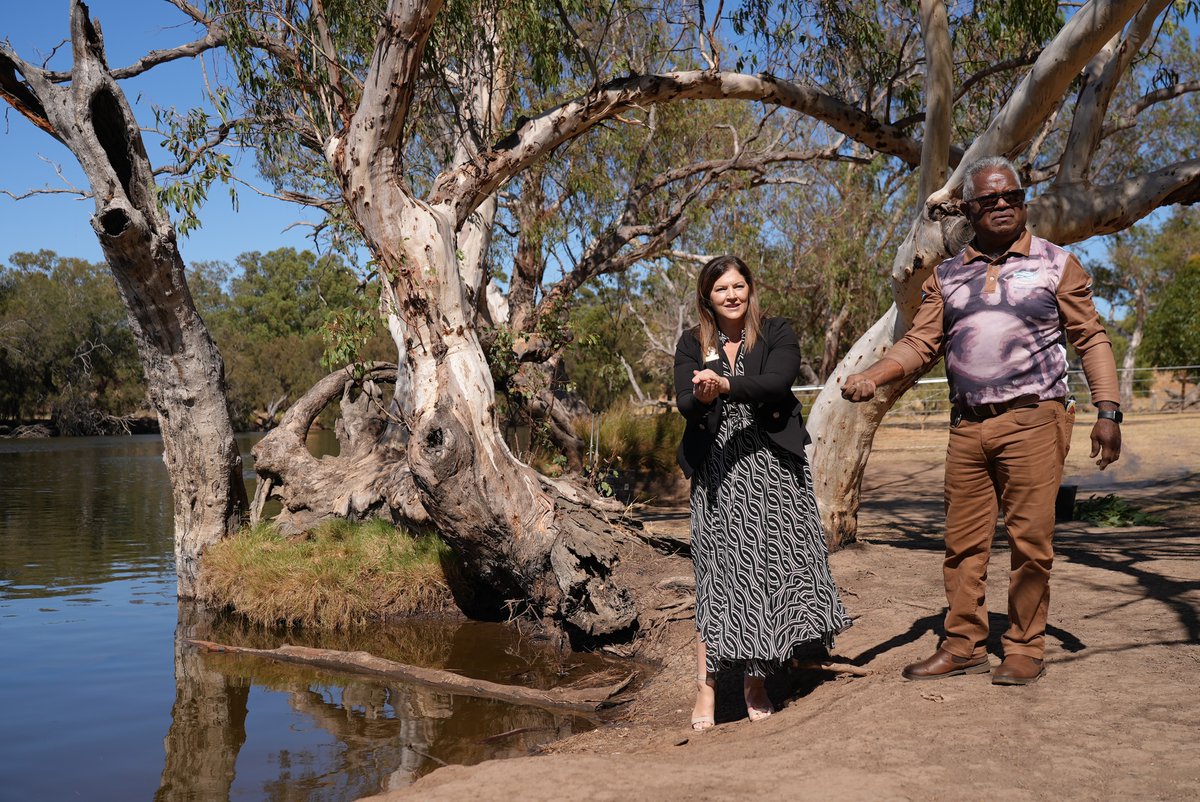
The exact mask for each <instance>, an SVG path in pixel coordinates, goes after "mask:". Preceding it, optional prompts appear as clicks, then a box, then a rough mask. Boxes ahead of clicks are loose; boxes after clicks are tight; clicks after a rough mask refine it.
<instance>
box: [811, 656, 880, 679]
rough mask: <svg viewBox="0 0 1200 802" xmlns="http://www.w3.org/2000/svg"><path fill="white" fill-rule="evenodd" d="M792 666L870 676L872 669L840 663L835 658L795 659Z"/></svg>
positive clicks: (853, 675) (854, 675) (855, 675)
mask: <svg viewBox="0 0 1200 802" xmlns="http://www.w3.org/2000/svg"><path fill="white" fill-rule="evenodd" d="M792 668H803V669H812V670H816V671H834V672H836V673H838V674H849V675H850V676H852V677H869V676H871V673H872V672H871V671H870V669H866V668H863V667H862V666H855V665H851V664H850V663H838V662H835V661H833V660H793V661H792Z"/></svg>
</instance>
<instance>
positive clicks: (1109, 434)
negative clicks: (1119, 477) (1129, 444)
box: [1092, 418, 1121, 470]
mask: <svg viewBox="0 0 1200 802" xmlns="http://www.w3.org/2000/svg"><path fill="white" fill-rule="evenodd" d="M1097 454H1099V455H1100V459H1098V460H1096V465H1097V466H1099V468H1100V470H1104V469H1105V468H1107V467H1108V466H1109V465H1112V464H1113V463H1114V462H1116V461H1117V460H1119V459H1120V458H1121V427H1120V426H1118V425H1117V423H1116V421H1111V420H1108V419H1107V418H1098V419H1097V420H1096V425H1095V426H1093V427H1092V456H1093V457H1095V456H1096V455H1097Z"/></svg>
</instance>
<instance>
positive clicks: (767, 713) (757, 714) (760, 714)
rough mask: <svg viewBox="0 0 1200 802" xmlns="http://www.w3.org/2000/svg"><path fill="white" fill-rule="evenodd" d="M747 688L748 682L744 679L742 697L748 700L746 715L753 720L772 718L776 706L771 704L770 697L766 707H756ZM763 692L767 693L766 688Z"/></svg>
mask: <svg viewBox="0 0 1200 802" xmlns="http://www.w3.org/2000/svg"><path fill="white" fill-rule="evenodd" d="M746 690H747V683H746V682H745V681H744V680H743V681H742V698H743V699H745V701H746V717H747V718H749V719H750V720H751V721H762V720H763V719H764V718H770V717H771V714H772V713H774V712H775V707H774V706H773V705H772V704H771V702H770V700H769V699H768V701H767V706H766V707H755V706H754V705H753V704H751V703H750V697H749V696H748V695H747V694H746ZM763 692H764V693H766V689H765V688H764V689H763Z"/></svg>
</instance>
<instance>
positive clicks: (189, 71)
mask: <svg viewBox="0 0 1200 802" xmlns="http://www.w3.org/2000/svg"><path fill="white" fill-rule="evenodd" d="M5 4H6V5H8V6H9V7H10V9H11V10H6V11H5V14H4V16H3V18H2V21H0V38H7V39H8V40H9V41H10V42H11V43H12V46H13V49H14V50H16V52H17V53H18V54H19V55H20V56H21V57H22V58H24V59H25V60H27V61H30V62H33V63H41V61H42V60H43V59H44V58H45V56H47V55H49V53H50V52H51V51H52V50H53V49H54V47H55V46H56V45H58V44H60V43H61V42H63V41H64V40H65V39H66V38H67V36H68V33H69V27H68V25H69V21H68V14H69V4H68V2H67V0H24V2H21V3H20V4H18V3H17V2H16V0H6V3H5ZM88 7H89V8H90V9H91V12H92V18H93V19H95V20H98V21H99V22H100V24H101V27H102V30H103V31H104V37H105V45H106V47H107V50H108V57H109V64H110V65H111V66H113V67H119V66H124V65H126V64H129V63H130V62H132V61H133V60H134V59H136V58H138V57H139V56H141V55H143V54H145V53H146V52H147V51H148V50H151V49H155V48H164V47H172V46H174V45H177V44H181V43H183V42H187V41H191V40H193V39H195V38H197V33H196V30H195V29H194V28H192V27H191V26H190V25H187V24H184V21H185V17H184V15H183V14H181V13H180V12H179V11H178V10H177V9H175V8H174V7H172V6H170V5H168V4H167V3H165V2H147V0H136V2H131V0H89V2H88ZM17 8H19V9H20V10H16V9H17ZM69 57H70V53H69V48H66V47H64V48H63V49H62V50H61V51H60V52H59V54H58V55H57V57H56V58H55V60H54V61H52V62H51V65H52V66H55V67H58V68H65V67H67V66H68V65H69V63H70V59H69ZM203 81H204V77H203V73H202V70H201V66H200V64H199V62H198V61H196V60H193V59H189V60H181V61H178V62H175V63H172V64H165V65H160V66H158V67H155V68H154V69H152V70H150V71H149V72H148V73H146V74H145V75H142V76H139V77H137V78H132V79H129V80H127V81H123V82H122V86H123V88H124V90H125V93H126V95H127V96H128V98H129V100H130V102H131V103H132V104H133V105H134V113H135V114H136V115H137V117H138V120H139V121H141V123H142V125H143V126H149V125H152V124H153V122H154V114H153V106H154V105H155V104H157V105H159V106H163V107H169V106H172V105H173V106H176V107H178V108H179V109H181V110H183V109H186V108H189V107H193V106H197V105H201V104H202V102H203V87H204V84H203ZM0 111H3V112H4V114H3V116H2V117H0V190H8V191H10V192H13V193H14V194H18V195H19V194H22V193H24V192H27V191H29V190H31V189H40V188H42V187H46V186H50V187H63V186H65V185H64V183H63V181H62V179H60V178H59V176H58V175H57V174H56V172H55V167H54V166H53V165H58V166H60V167H61V168H62V171H63V174H64V175H65V176H66V177H67V178H68V179H69V180H70V181H71V183H73V184H74V185H75V186H78V187H84V188H86V187H87V181H86V180H85V178H84V177H83V172H82V171H81V170H80V169H79V167H78V164H77V163H76V162H75V159H74V157H73V156H72V155H71V153H70V152H69V151H68V150H67V149H66V148H65V147H63V146H62V145H60V144H59V143H58V142H57V141H56V140H54V139H53V138H51V137H50V136H49V135H47V134H45V133H43V132H42V131H40V130H38V129H36V128H34V127H33V126H32V125H31V124H30V123H29V122H28V121H26V120H25V118H24V117H22V116H21V115H20V114H18V113H16V112H15V111H13V110H12V109H11V108H10V107H9V106H8V104H7V103H2V102H0ZM146 140H147V149H148V150H149V152H150V159H151V161H152V163H153V164H154V165H155V166H160V165H163V164H166V163H168V162H169V160H170V156H169V154H168V153H166V151H164V150H162V149H161V148H160V147H159V146H158V144H157V143H156V141H155V138H154V137H153V136H152V135H149V134H147V136H146ZM43 159H45V160H48V161H49V162H51V163H53V164H48V163H47V161H43ZM238 172H239V174H241V175H243V176H244V177H245V179H246V180H247V181H250V182H252V183H254V184H255V185H259V186H261V185H262V182H261V181H259V180H258V174H257V173H256V172H254V170H253V164H252V161H251V159H249V158H243V159H242V161H241V163H240V167H239V170H238ZM209 197H210V200H209V202H208V203H207V205H206V206H205V207H204V208H203V210H202V212H201V221H202V223H203V227H202V228H201V229H199V230H196V231H192V232H191V233H190V234H189V235H188V236H187V237H186V238H183V239H182V240H181V242H180V250H181V251H182V254H183V258H184V260H185V261H186V262H194V261H202V260H223V261H227V262H232V261H233V259H234V257H236V256H237V255H238V254H240V253H243V252H245V251H254V250H257V251H267V250H271V249H273V248H277V247H281V246H285V245H291V246H294V247H297V248H306V247H312V246H311V244H310V243H309V241H308V240H307V239H306V232H307V231H308V229H306V228H295V229H292V230H290V231H285V230H284V229H286V228H287V227H288V226H289V225H290V224H292V223H294V222H296V221H297V220H301V219H305V220H308V221H312V222H315V221H316V220H317V219H318V217H317V216H316V215H315V213H313V212H312V211H308V210H304V209H301V208H300V207H299V206H297V205H295V204H290V203H286V202H284V201H278V200H274V199H270V198H263V197H261V196H259V195H258V194H257V193H254V192H252V191H251V190H249V189H245V188H241V189H239V192H238V201H239V204H238V206H239V209H238V211H236V212H235V211H234V209H233V206H232V204H231V202H230V200H229V193H228V190H227V189H226V188H225V187H223V186H216V187H213V189H212V190H211V191H210V193H209ZM94 210H95V207H94V204H93V202H92V201H91V200H90V199H86V200H79V199H77V198H73V197H69V196H66V195H44V196H34V197H31V198H27V199H25V200H22V201H14V200H13V199H11V198H9V197H8V196H6V195H2V194H0V262H5V261H7V259H8V257H9V255H11V254H12V253H15V252H17V251H36V250H40V249H43V248H46V249H49V250H53V251H56V252H57V253H59V254H60V255H63V256H75V257H79V258H83V259H89V260H92V261H100V260H101V259H102V258H103V257H102V255H101V252H100V246H99V244H98V243H97V242H96V237H95V235H94V234H93V233H92V228H91V224H90V222H89V221H90V219H91V216H92V214H93V212H94Z"/></svg>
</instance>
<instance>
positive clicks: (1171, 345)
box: [1143, 254, 1200, 376]
mask: <svg viewBox="0 0 1200 802" xmlns="http://www.w3.org/2000/svg"><path fill="white" fill-rule="evenodd" d="M1198 298H1200V254H1197V255H1195V256H1191V257H1189V258H1188V260H1187V262H1186V263H1184V264H1183V265H1182V266H1181V267H1180V269H1179V271H1178V273H1176V275H1175V280H1174V281H1172V282H1171V283H1170V284H1168V285H1166V286H1165V287H1164V288H1163V289H1162V290H1161V291H1160V292H1159V293H1158V295H1157V296H1156V301H1157V303H1156V305H1155V307H1154V311H1152V312H1151V313H1150V316H1149V317H1148V318H1147V320H1146V339H1145V341H1144V342H1143V348H1145V353H1146V359H1147V360H1148V361H1149V362H1151V363H1152V364H1156V365H1164V366H1166V365H1198V364H1200V314H1197V302H1196V299H1198ZM1190 373H1191V375H1192V376H1196V375H1200V371H1195V370H1193V371H1190Z"/></svg>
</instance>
